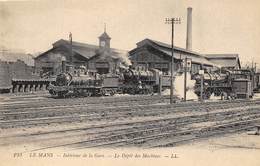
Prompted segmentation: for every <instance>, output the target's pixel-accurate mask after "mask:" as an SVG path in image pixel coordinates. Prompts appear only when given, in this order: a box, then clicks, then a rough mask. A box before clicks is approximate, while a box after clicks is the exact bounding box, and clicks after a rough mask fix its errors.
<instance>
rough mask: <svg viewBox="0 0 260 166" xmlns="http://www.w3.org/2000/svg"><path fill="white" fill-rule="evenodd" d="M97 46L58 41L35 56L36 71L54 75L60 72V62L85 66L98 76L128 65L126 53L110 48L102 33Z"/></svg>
mask: <svg viewBox="0 0 260 166" xmlns="http://www.w3.org/2000/svg"><path fill="white" fill-rule="evenodd" d="M98 40H99V45H92V44H87V43H82V42H76V41H72V38H71V40H64V39H60V40H58V41H56V42H55V43H53V44H52V46H53V47H52V48H51V49H49V50H47V51H46V52H44V53H42V54H40V55H39V56H37V57H36V58H35V59H34V60H35V68H36V71H38V72H39V73H42V74H49V75H56V74H58V73H60V72H61V71H62V61H63V60H65V61H66V62H67V63H68V64H72V65H74V66H76V67H77V66H78V67H80V66H85V67H86V68H87V69H88V70H91V71H93V72H97V73H99V74H106V73H114V72H116V70H117V68H118V67H119V66H120V65H122V64H123V65H129V64H127V63H129V62H128V52H127V51H125V50H120V49H115V48H111V47H110V41H111V38H110V36H109V35H108V34H107V33H106V31H104V33H102V34H101V35H100V36H99V37H98Z"/></svg>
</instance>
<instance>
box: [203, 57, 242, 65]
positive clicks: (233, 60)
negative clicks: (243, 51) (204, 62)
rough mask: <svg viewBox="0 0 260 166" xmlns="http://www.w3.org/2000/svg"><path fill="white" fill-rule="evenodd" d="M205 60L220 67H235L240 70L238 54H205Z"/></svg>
mask: <svg viewBox="0 0 260 166" xmlns="http://www.w3.org/2000/svg"><path fill="white" fill-rule="evenodd" d="M205 56H206V58H207V59H208V60H209V61H211V62H213V63H216V64H219V65H220V66H222V67H236V66H237V65H238V67H239V68H241V65H240V60H239V56H238V54H206V55H205Z"/></svg>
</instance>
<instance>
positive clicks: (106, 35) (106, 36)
mask: <svg viewBox="0 0 260 166" xmlns="http://www.w3.org/2000/svg"><path fill="white" fill-rule="evenodd" d="M99 38H102V39H111V37H109V36H108V34H107V33H106V31H105V32H104V33H103V34H102V35H101V36H99Z"/></svg>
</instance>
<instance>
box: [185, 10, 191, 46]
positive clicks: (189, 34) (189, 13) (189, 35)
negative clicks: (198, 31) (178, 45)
mask: <svg viewBox="0 0 260 166" xmlns="http://www.w3.org/2000/svg"><path fill="white" fill-rule="evenodd" d="M187 11H188V13H187V38H186V49H187V50H191V49H192V8H191V7H188V8H187Z"/></svg>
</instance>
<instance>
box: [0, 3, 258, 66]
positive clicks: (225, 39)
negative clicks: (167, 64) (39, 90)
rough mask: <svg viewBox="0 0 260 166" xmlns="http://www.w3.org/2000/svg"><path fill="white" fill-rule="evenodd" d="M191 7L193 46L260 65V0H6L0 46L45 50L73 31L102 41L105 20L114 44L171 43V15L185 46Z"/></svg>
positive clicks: (0, 11) (0, 14)
mask: <svg viewBox="0 0 260 166" xmlns="http://www.w3.org/2000/svg"><path fill="white" fill-rule="evenodd" d="M0 1H1V0H0ZM187 7H192V8H193V10H192V21H193V23H192V50H193V51H196V52H199V53H201V54H208V53H237V54H239V56H240V60H241V61H242V65H243V64H246V63H251V62H252V61H255V62H256V63H259V67H260V45H259V44H260V10H259V8H260V1H259V0H73V1H72V0H55V1H54V0H53V1H49V0H42V1H40V0H37V1H1V2H0V49H3V48H4V49H11V50H17V49H19V50H24V51H25V52H26V53H32V54H33V53H37V52H44V51H47V50H48V49H50V48H52V43H54V42H55V41H57V40H59V39H61V38H63V39H68V38H69V32H72V35H73V40H74V41H78V42H85V43H89V44H96V45H98V36H100V35H101V34H102V33H103V31H104V23H106V31H107V33H108V34H109V36H110V37H111V38H112V39H111V47H113V48H117V49H123V50H131V49H134V48H135V47H136V43H137V42H139V41H141V40H143V39H145V38H150V39H153V40H158V41H161V42H165V43H169V44H170V42H171V26H170V25H168V24H165V18H167V17H180V18H181V24H180V25H175V38H174V45H176V46H179V47H182V48H185V46H186V20H187Z"/></svg>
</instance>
